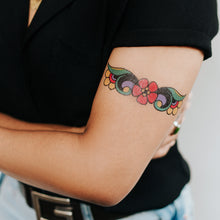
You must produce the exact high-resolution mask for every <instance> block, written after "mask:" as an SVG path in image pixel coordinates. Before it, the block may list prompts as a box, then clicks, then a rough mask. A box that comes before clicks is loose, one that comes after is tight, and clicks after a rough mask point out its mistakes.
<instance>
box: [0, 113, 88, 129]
mask: <svg viewBox="0 0 220 220" xmlns="http://www.w3.org/2000/svg"><path fill="white" fill-rule="evenodd" d="M0 127H3V128H8V129H14V130H32V131H40V130H41V131H54V130H55V131H67V132H73V133H83V132H84V130H85V127H70V126H65V125H57V124H42V123H30V122H26V121H22V120H19V119H16V118H13V117H11V116H9V115H6V114H4V113H0Z"/></svg>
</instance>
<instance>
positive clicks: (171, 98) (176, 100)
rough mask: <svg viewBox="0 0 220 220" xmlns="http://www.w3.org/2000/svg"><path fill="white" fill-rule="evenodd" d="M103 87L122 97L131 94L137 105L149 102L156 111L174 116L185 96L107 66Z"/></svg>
mask: <svg viewBox="0 0 220 220" xmlns="http://www.w3.org/2000/svg"><path fill="white" fill-rule="evenodd" d="M104 85H105V86H108V88H109V89H110V90H113V89H116V90H117V92H119V93H121V94H123V95H130V94H132V96H134V97H137V98H136V100H137V102H138V103H140V104H142V105H146V104H147V103H148V102H149V103H150V104H153V105H154V108H155V109H156V110H158V111H166V112H167V114H168V115H176V114H177V112H178V109H179V108H180V107H181V105H182V102H183V99H184V98H185V95H181V94H180V93H179V92H178V91H177V90H176V89H174V88H171V87H161V88H159V87H158V85H157V83H156V82H154V81H152V82H149V81H148V79H146V78H142V79H140V80H138V79H137V77H136V76H135V75H134V74H133V73H131V72H130V71H128V70H126V69H124V68H115V67H112V66H110V65H109V64H108V69H107V71H106V72H105V79H104Z"/></svg>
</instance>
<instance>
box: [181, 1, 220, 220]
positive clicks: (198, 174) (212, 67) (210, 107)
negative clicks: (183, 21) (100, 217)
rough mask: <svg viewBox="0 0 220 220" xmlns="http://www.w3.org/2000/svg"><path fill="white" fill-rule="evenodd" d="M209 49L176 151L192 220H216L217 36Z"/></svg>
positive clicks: (219, 171)
mask: <svg viewBox="0 0 220 220" xmlns="http://www.w3.org/2000/svg"><path fill="white" fill-rule="evenodd" d="M218 8H219V10H218V11H220V0H218ZM219 18H220V14H219ZM212 50H213V52H212V54H213V56H212V57H211V58H209V59H208V60H206V61H204V62H203V64H202V67H201V70H200V73H199V76H198V78H197V80H196V82H195V85H194V87H193V97H192V106H191V108H190V109H189V110H188V112H187V113H186V120H185V122H184V123H183V126H182V128H181V132H180V136H179V148H180V151H181V152H182V154H183V155H184V157H185V159H186V160H187V161H188V162H189V164H190V166H191V175H192V177H191V184H192V192H193V196H194V200H195V214H196V220H214V219H216V220H217V219H220V33H218V35H217V36H216V37H215V38H214V39H213V42H212Z"/></svg>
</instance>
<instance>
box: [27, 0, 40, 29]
mask: <svg viewBox="0 0 220 220" xmlns="http://www.w3.org/2000/svg"><path fill="white" fill-rule="evenodd" d="M41 1H42V0H30V4H29V18H28V27H29V26H30V24H31V22H32V20H33V18H34V15H35V14H36V12H37V10H38V8H39V6H40V3H41Z"/></svg>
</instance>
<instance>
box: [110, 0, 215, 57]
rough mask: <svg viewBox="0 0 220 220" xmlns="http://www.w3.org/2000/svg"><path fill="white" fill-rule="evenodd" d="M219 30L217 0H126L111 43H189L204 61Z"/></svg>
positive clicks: (120, 44)
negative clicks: (201, 55)
mask: <svg viewBox="0 0 220 220" xmlns="http://www.w3.org/2000/svg"><path fill="white" fill-rule="evenodd" d="M218 29H219V21H218V16H217V2H216V0H181V1H178V0H128V2H127V5H126V8H125V11H124V14H123V16H122V20H121V23H120V25H119V27H118V30H117V33H116V35H115V37H114V40H113V45H112V46H113V47H120V46H191V47H196V48H198V49H201V50H202V51H203V52H204V60H206V59H208V58H209V57H211V56H212V47H211V41H212V39H213V38H214V36H215V35H216V34H217V32H218Z"/></svg>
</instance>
